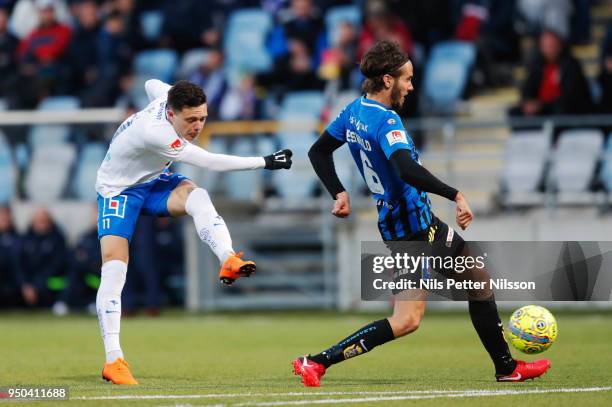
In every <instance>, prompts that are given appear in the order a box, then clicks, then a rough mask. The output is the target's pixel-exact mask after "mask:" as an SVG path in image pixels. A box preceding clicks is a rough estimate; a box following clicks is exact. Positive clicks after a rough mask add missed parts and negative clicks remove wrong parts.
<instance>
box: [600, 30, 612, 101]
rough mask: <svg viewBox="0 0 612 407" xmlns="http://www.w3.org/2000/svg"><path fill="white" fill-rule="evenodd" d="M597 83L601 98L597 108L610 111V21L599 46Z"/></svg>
mask: <svg viewBox="0 0 612 407" xmlns="http://www.w3.org/2000/svg"><path fill="white" fill-rule="evenodd" d="M598 79H599V85H600V86H601V99H600V101H599V110H600V111H601V113H612V23H610V24H608V30H607V33H606V37H605V38H604V42H603V44H602V46H601V67H600V71H599V78H598Z"/></svg>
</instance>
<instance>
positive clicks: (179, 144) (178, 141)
mask: <svg viewBox="0 0 612 407" xmlns="http://www.w3.org/2000/svg"><path fill="white" fill-rule="evenodd" d="M181 147H183V142H182V141H181V139H180V138H177V139H176V140H174V141H173V142H172V144H170V148H172V149H173V150H180V149H181Z"/></svg>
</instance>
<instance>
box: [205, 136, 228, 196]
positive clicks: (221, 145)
mask: <svg viewBox="0 0 612 407" xmlns="http://www.w3.org/2000/svg"><path fill="white" fill-rule="evenodd" d="M227 141H228V140H227V138H225V137H212V138H211V139H210V142H209V143H208V145H207V146H206V147H205V148H206V150H207V151H210V152H211V153H215V154H230V152H229V150H228V147H227ZM222 177H223V173H220V172H216V171H208V170H202V178H201V182H202V187H203V188H205V189H206V190H207V191H208V192H211V193H216V192H219V191H220V189H221V188H222V187H223V186H225V185H224V184H223V183H222V182H220V179H221V178H222Z"/></svg>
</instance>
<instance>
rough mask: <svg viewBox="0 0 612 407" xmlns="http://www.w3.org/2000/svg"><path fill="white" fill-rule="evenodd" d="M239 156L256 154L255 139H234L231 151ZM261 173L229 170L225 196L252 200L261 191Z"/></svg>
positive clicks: (238, 199)
mask: <svg viewBox="0 0 612 407" xmlns="http://www.w3.org/2000/svg"><path fill="white" fill-rule="evenodd" d="M230 154H232V155H237V156H241V157H253V156H255V155H257V154H256V150H255V140H253V139H252V138H240V139H238V140H234V143H233V146H232V149H231V153H230ZM268 154H269V153H268ZM261 177H262V173H261V172H260V171H231V172H228V173H227V177H226V181H227V185H226V188H227V194H226V195H227V196H228V197H229V198H231V199H234V200H237V201H252V200H254V199H256V198H257V195H258V193H259V192H260V191H261V185H262V183H261V180H262V178H261Z"/></svg>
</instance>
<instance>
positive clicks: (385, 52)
mask: <svg viewBox="0 0 612 407" xmlns="http://www.w3.org/2000/svg"><path fill="white" fill-rule="evenodd" d="M408 61H410V57H408V54H406V53H405V52H404V51H403V50H402V49H401V48H400V46H399V45H398V44H397V43H396V42H394V41H388V40H382V41H378V42H377V43H376V44H374V45H373V46H372V48H370V49H369V50H368V51H367V52H366V53H365V55H364V56H363V58H361V63H360V64H359V69H360V70H361V73H362V74H363V76H365V77H366V80H365V81H364V82H363V85H362V89H363V91H364V92H366V93H376V92H380V91H381V90H383V89H384V87H385V84H384V82H383V76H384V75H391V76H393V77H394V78H397V77H398V76H399V75H400V70H401V68H402V66H404V64H405V63H406V62H408Z"/></svg>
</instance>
